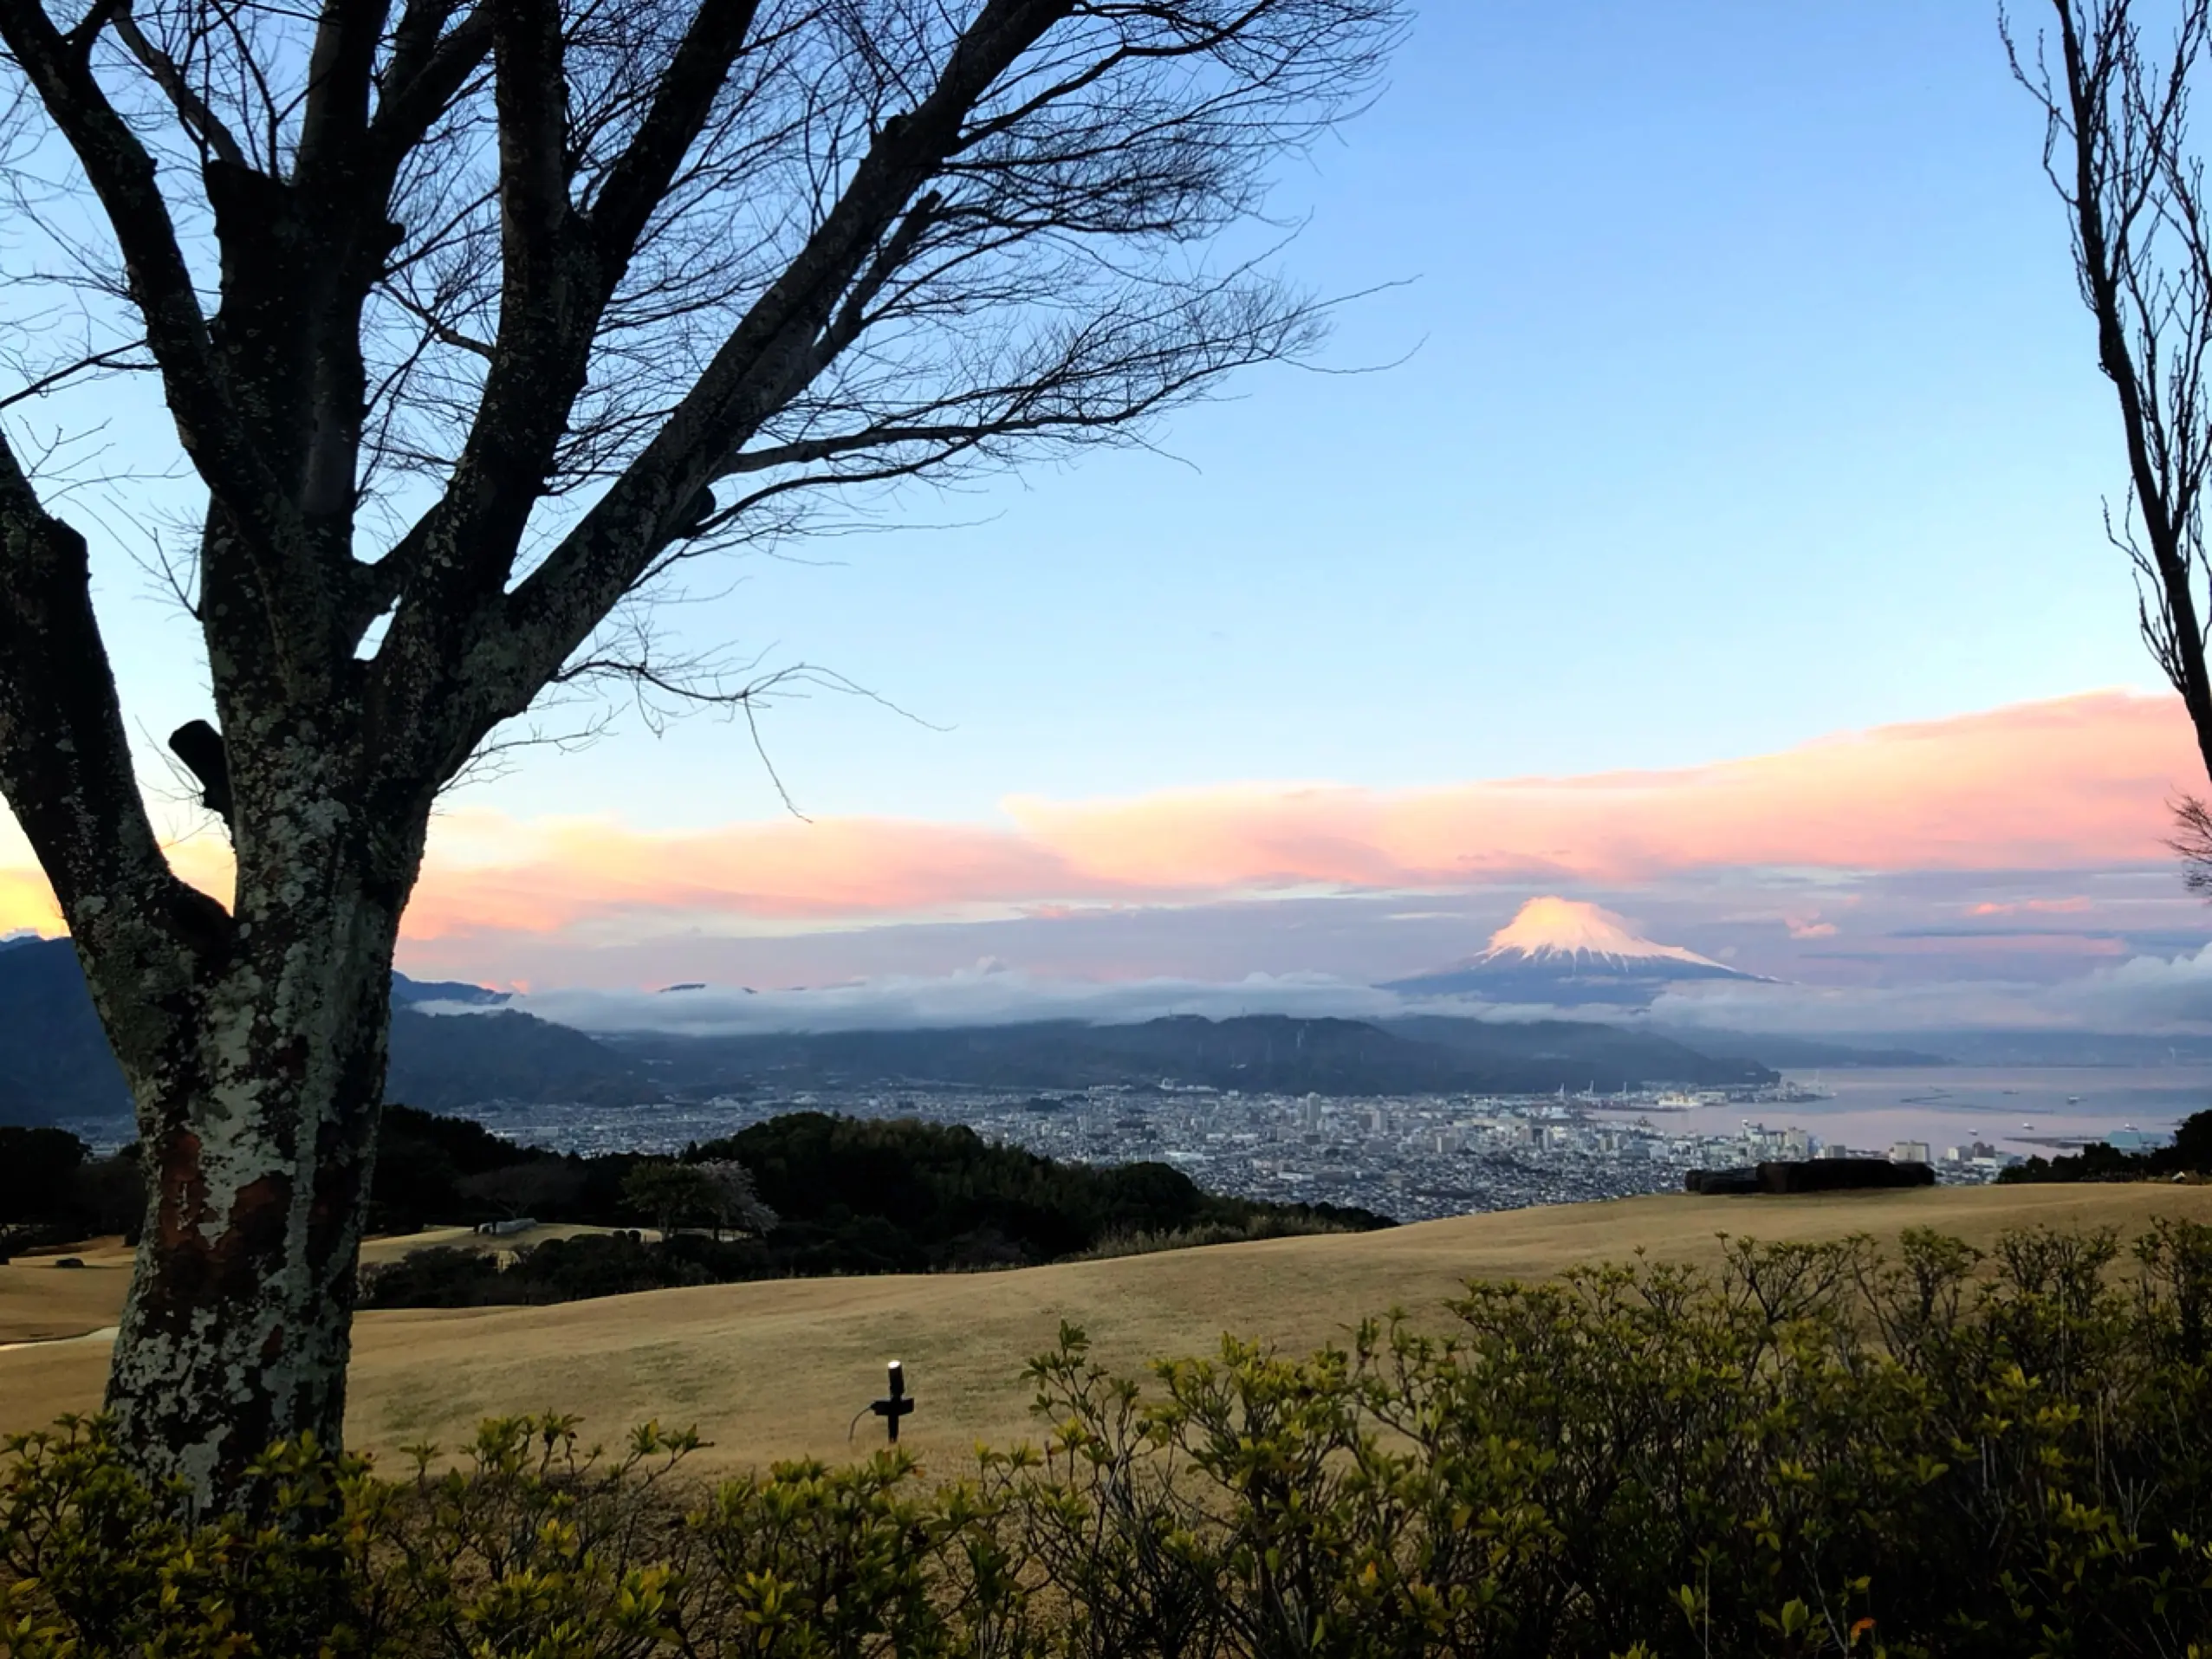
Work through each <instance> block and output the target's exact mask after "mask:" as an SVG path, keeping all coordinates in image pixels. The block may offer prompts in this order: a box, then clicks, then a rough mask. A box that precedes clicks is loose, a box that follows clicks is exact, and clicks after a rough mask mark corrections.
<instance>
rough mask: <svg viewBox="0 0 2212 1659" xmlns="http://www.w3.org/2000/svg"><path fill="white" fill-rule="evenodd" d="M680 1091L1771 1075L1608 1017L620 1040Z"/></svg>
mask: <svg viewBox="0 0 2212 1659" xmlns="http://www.w3.org/2000/svg"><path fill="white" fill-rule="evenodd" d="M606 1041H607V1044H608V1045H609V1046H610V1047H613V1048H615V1049H616V1050H618V1051H619V1052H620V1053H624V1054H626V1055H629V1056H632V1057H633V1058H634V1059H635V1060H638V1062H639V1064H640V1065H641V1066H643V1067H644V1068H645V1071H646V1072H647V1073H648V1074H649V1075H651V1076H652V1077H653V1078H654V1079H657V1080H658V1081H659V1082H660V1083H662V1084H663V1085H665V1086H666V1087H668V1088H669V1089H671V1091H675V1092H694V1091H697V1090H698V1089H700V1088H702V1087H712V1086H715V1084H716V1081H717V1079H729V1078H732V1077H737V1076H744V1077H750V1078H753V1079H757V1080H758V1082H759V1083H760V1084H761V1085H763V1086H767V1087H771V1088H775V1089H779V1090H795V1089H803V1088H833V1087H866V1086H869V1085H892V1086H897V1085H900V1084H918V1083H941V1084H951V1085H970V1086H982V1087H1003V1088H1036V1089H1074V1088H1087V1087H1091V1086H1093V1085H1100V1084H1115V1083H1119V1084H1130V1085H1140V1084H1159V1083H1163V1082H1174V1083H1177V1084H1182V1085H1191V1084H1203V1085H1206V1086H1208V1087H1210V1088H1216V1089H1223V1090H1227V1089H1236V1090H1240V1091H1243V1092H1249V1093H1261V1092H1268V1093H1278V1094H1307V1093H1319V1094H1411V1093H1421V1092H1429V1091H1456V1090H1467V1091H1470V1092H1480V1093H1494V1094H1526V1093H1548V1092H1551V1091H1553V1090H1554V1089H1558V1088H1562V1087H1565V1088H1569V1089H1582V1088H1586V1087H1587V1086H1589V1085H1591V1084H1593V1083H1595V1084H1596V1085H1597V1086H1599V1088H1601V1089H1618V1088H1620V1087H1623V1086H1625V1085H1635V1084H1638V1083H1643V1082H1655V1081H1659V1082H1683V1083H1693V1082H1694V1083H1703V1084H1721V1083H1738V1082H1758V1081H1765V1080H1768V1079H1772V1077H1773V1076H1774V1073H1771V1072H1768V1071H1767V1070H1766V1069H1765V1068H1764V1067H1762V1066H1757V1065H1755V1064H1751V1063H1748V1062H1744V1061H1735V1060H1732V1061H1725V1062H1716V1061H1714V1060H1709V1059H1707V1058H1705V1057H1704V1056H1703V1055H1699V1054H1696V1053H1693V1052H1691V1051H1690V1050H1689V1049H1687V1048H1685V1047H1683V1046H1682V1045H1680V1044H1678V1043H1674V1042H1670V1041H1667V1040H1664V1039H1658V1038H1651V1037H1646V1036H1644V1035H1643V1034H1639V1033H1635V1032H1626V1031H1622V1030H1619V1029H1618V1028H1617V1027H1612V1026H1602V1025H1595V1024H1590V1025H1585V1024H1579V1023H1576V1022H1573V1021H1547V1022H1544V1023H1542V1024H1541V1025H1535V1026H1519V1025H1506V1024H1502V1023H1501V1024H1491V1023H1489V1022H1486V1021H1476V1020H1452V1019H1441V1018H1439V1019H1434V1020H1414V1021H1393V1022H1392V1023H1391V1025H1390V1026H1389V1027H1387V1028H1386V1027H1383V1026H1379V1025H1373V1024H1369V1023H1367V1022H1365V1021H1358V1020H1304V1019H1294V1018H1291V1017H1289V1016H1288V1015H1284V1014H1248V1015H1245V1016H1243V1017H1241V1018H1238V1019H1233V1020H1220V1021H1214V1020H1207V1019H1203V1018H1200V1017H1199V1016H1197V1015H1196V1014H1186V1015H1179V1016H1177V1017H1174V1018H1170V1019H1163V1020H1151V1021H1145V1023H1143V1024H1140V1025H1125V1026H1091V1025H1084V1024H1081V1023H1080V1022H1078V1021H1040V1022H1037V1023H1035V1024H1030V1025H1015V1026H988V1027H965V1028H957V1029H950V1030H921V1031H847V1032H834V1033H811V1034H808V1033H794V1034H780V1035H772V1036H768V1035H749V1036H742V1037H669V1036H661V1035H644V1034H639V1035H632V1036H610V1037H608V1038H607V1039H606Z"/></svg>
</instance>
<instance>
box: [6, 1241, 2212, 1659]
mask: <svg viewBox="0 0 2212 1659" xmlns="http://www.w3.org/2000/svg"><path fill="white" fill-rule="evenodd" d="M2123 1269H2124V1271H2123ZM1452 1308H1453V1312H1454V1313H1455V1316H1456V1325H1454V1327H1453V1328H1452V1329H1450V1330H1449V1331H1448V1332H1443V1333H1430V1332H1422V1331H1419V1330H1417V1329H1415V1328H1414V1327H1413V1326H1412V1325H1411V1324H1410V1323H1409V1322H1408V1321H1407V1320H1406V1319H1404V1318H1403V1317H1393V1318H1391V1319H1385V1320H1380V1321H1373V1322H1370V1323H1368V1324H1366V1325H1363V1326H1362V1327H1361V1328H1360V1329H1359V1332H1358V1333H1357V1334H1356V1336H1355V1338H1353V1340H1352V1341H1351V1342H1350V1343H1349V1344H1348V1345H1345V1346H1342V1347H1338V1348H1330V1349H1327V1350H1324V1351H1321V1352H1320V1353H1317V1354H1314V1355H1311V1356H1308V1357H1306V1358H1288V1357H1284V1356H1281V1355H1278V1354H1275V1353H1273V1352H1270V1351H1266V1350H1264V1349H1262V1348H1260V1347H1258V1346H1255V1345H1250V1344H1247V1343H1242V1342H1239V1341H1236V1340H1235V1339H1226V1340H1224V1342H1223V1345H1222V1347H1221V1349H1220V1351H1218V1353H1216V1355H1214V1356H1213V1357H1211V1358H1205V1359H1181V1360H1170V1361H1163V1362H1160V1363H1158V1364H1156V1365H1154V1366H1153V1367H1152V1368H1151V1372H1150V1375H1149V1377H1148V1378H1147V1379H1146V1380H1145V1381H1138V1380H1137V1379H1132V1378H1130V1377H1123V1376H1119V1375H1117V1374H1116V1373H1115V1372H1113V1371H1112V1370H1110V1369H1109V1368H1107V1367H1106V1366H1103V1365H1101V1364H1098V1363H1097V1362H1096V1361H1094V1359H1093V1358H1092V1356H1091V1353H1090V1351H1089V1348H1088V1345H1087V1343H1086V1341H1085V1339H1084V1337H1083V1334H1082V1332H1080V1331H1077V1330H1074V1329H1072V1328H1067V1329H1063V1331H1062V1332H1061V1340H1060V1342H1059V1344H1058V1345H1057V1346H1056V1347H1055V1348H1054V1350H1053V1351H1051V1352H1049V1353H1047V1354H1044V1355H1042V1356H1040V1357H1039V1358H1037V1359H1036V1360H1035V1361H1034V1362H1033V1363H1032V1364H1031V1366H1030V1368H1029V1370H1028V1378H1029V1380H1030V1381H1031V1382H1032V1383H1033V1384H1035V1389H1036V1406H1037V1410H1038V1413H1039V1416H1040V1419H1041V1422H1042V1424H1043V1425H1044V1430H1045V1432H1044V1436H1043V1440H1042V1442H1041V1444H1040V1445H1039V1446H1037V1447H1035V1448H1018V1449H1015V1450H1013V1451H1008V1452H989V1451H986V1452H983V1453H981V1454H979V1456H978V1460H977V1461H976V1464H975V1466H974V1467H973V1468H972V1469H971V1470H970V1472H969V1473H968V1474H967V1475H966V1476H965V1478H963V1479H959V1480H954V1481H940V1480H937V1479H935V1478H931V1477H930V1476H926V1475H925V1474H924V1471H923V1470H922V1469H921V1468H919V1467H918V1466H917V1465H916V1464H915V1463H914V1462H913V1461H911V1459H909V1458H907V1457H905V1456H903V1455H898V1454H897V1453H887V1454H885V1455H879V1456H878V1457H876V1458H873V1459H872V1460H870V1461H866V1462H864V1463H860V1464H856V1465H853V1466H850V1467H846V1468H830V1467H827V1466H825V1465H823V1464H821V1463H816V1462H794V1463H786V1464H779V1465H777V1466H775V1468H772V1469H770V1470H769V1472H767V1473H766V1474H757V1475H752V1476H748V1477H745V1478H743V1479H740V1480H737V1481H730V1482H726V1483H723V1484H722V1485H720V1486H717V1487H712V1488H711V1489H708V1488H705V1487H701V1486H700V1485H698V1484H697V1483H694V1482H691V1481H688V1480H687V1479H686V1477H685V1474H684V1470H683V1468H682V1464H683V1460H684V1457H685V1456H686V1455H688V1454H689V1453H690V1452H691V1450H692V1449H693V1448H694V1447H695V1446H696V1444H697V1442H696V1441H695V1440H694V1439H693V1438H692V1437H691V1436H689V1435H668V1434H665V1433H663V1432H662V1431H660V1430H659V1429H657V1428H654V1427H652V1426H648V1427H647V1428H645V1429H641V1430H639V1432H638V1433H637V1435H634V1436H633V1437H632V1441H631V1442H630V1443H629V1444H628V1446H627V1447H626V1448H625V1449H624V1450H623V1451H622V1452H621V1453H619V1455H613V1456H611V1457H610V1456H601V1455H599V1454H596V1453H594V1452H590V1451H587V1450H586V1449H584V1448H582V1447H581V1442H579V1441H578V1439H577V1437H576V1432H575V1428H574V1424H573V1422H569V1421H568V1420H566V1419H562V1418H559V1417H546V1418H536V1419H514V1420H504V1421H501V1422H493V1423H490V1424H487V1425H486V1426H485V1428H484V1429H483V1431H482V1433H481V1434H480V1435H479V1436H478V1438H477V1442H476V1443H475V1445H474V1446H472V1447H470V1448H468V1450H467V1452H466V1454H465V1455H464V1457H463V1459H462V1460H461V1461H460V1462H459V1464H458V1466H457V1467H456V1468H452V1469H450V1470H445V1471H444V1472H440V1471H439V1469H438V1460H437V1457H436V1455H435V1454H434V1452H432V1451H431V1450H430V1449H429V1448H423V1449H422V1450H420V1451H419V1452H418V1454H416V1455H415V1463H414V1468H413V1470H412V1474H408V1475H407V1476H405V1478H401V1479H398V1480H386V1479H383V1478H381V1477H379V1476H378V1475H376V1474H373V1472H372V1471H371V1470H370V1469H369V1468H367V1465H366V1464H365V1463H364V1462H363V1461H361V1460H360V1459H347V1458H333V1457H329V1456H327V1455H321V1454H319V1453H317V1452H316V1451H315V1448H312V1447H295V1448H280V1449H279V1450H277V1451H276V1452H272V1453H271V1454H270V1455H269V1459H268V1460H267V1461H266V1463H265V1464H264V1472H265V1481H264V1486H263V1500H261V1501H260V1503H259V1506H258V1507H257V1509H256V1513H254V1514H252V1515H250V1516H247V1517H243V1518H228V1519H224V1520H219V1521H216V1522H212V1523H210V1524H207V1525H204V1526H198V1527H191V1526H186V1525H185V1524H183V1523H180V1522H178V1521H177V1520H174V1519H173V1518H172V1515H171V1514H170V1511H169V1507H168V1506H167V1505H166V1504H165V1503H164V1502H163V1501H162V1500H161V1499H160V1498H159V1495H150V1494H146V1493H145V1492H144V1491H143V1490H142V1489H140V1488H139V1487H137V1486H135V1485H134V1484H133V1482H132V1481H130V1480H129V1478H128V1477H127V1476H126V1474H123V1473H122V1471H121V1468H120V1464H119V1462H118V1461H117V1459H116V1457H115V1455H114V1448H113V1446H112V1445H111V1444H110V1443H109V1442H108V1440H107V1429H106V1428H105V1426H104V1425H102V1424H101V1423H99V1422H89V1423H88V1422H68V1423H65V1424H64V1425H63V1427H62V1429H59V1430H57V1431H55V1432H54V1433H50V1434H48V1435H34V1436H29V1437H28V1438H24V1439H19V1440H17V1441H16V1442H12V1446H11V1461H10V1463H9V1464H8V1465H7V1466H6V1467H5V1468H4V1470H0V1650H4V1651H6V1652H8V1653H10V1654H11V1655H12V1654H20V1655H23V1656H25V1659H62V1656H65V1655H68V1656H72V1659H101V1656H107V1655H121V1654H124V1653H126V1652H127V1653H140V1652H153V1653H160V1654H176V1655H185V1654H193V1655H198V1654H208V1655H212V1654H216V1653H223V1654H236V1655H247V1654H270V1655H276V1654H291V1653H312V1652H327V1653H331V1654H360V1655H379V1656H395V1659H397V1656H418V1655H419V1656H430V1655H454V1656H472V1659H477V1656H481V1659H491V1656H509V1655H513V1656H524V1655H529V1656H542V1659H555V1656H585V1655H592V1656H598V1655H607V1656H614V1655H624V1656H639V1659H643V1656H657V1655H677V1654H684V1655H692V1654H696V1655H702V1656H736V1655H740V1654H743V1655H754V1656H767V1655H788V1656H794V1659H797V1656H823V1655H840V1656H848V1655H849V1656H874V1655H883V1656H890V1655H893V1654H896V1655H899V1656H906V1655H927V1656H940V1655H941V1656H976V1659H983V1656H1002V1655H1003V1656H1009V1659H1109V1656H1112V1659H1170V1656H1174V1659H1183V1656H1197V1659H1291V1656H1301V1659H1321V1656H1327V1659H1385V1656H1437V1659H1444V1656H1482V1659H1508V1656H1509V1659H1524V1656H1525V1659H1537V1656H1584V1655H1588V1656H1593V1659H1595V1656H1605V1655H1629V1654H1636V1655H1640V1656H1644V1659H1658V1656H1682V1659H1690V1656H1709V1655H1714V1654H1727V1655H1739V1654H1742V1655H1751V1654H1756V1655H1770V1656H1811V1655H1817V1654H1826V1655H1857V1656H1877V1655H1894V1656H1899V1659H1903V1656H1907V1655H1928V1656H1936V1655H1941V1656H1946V1659H1954V1656H1956V1659H1980V1656H1991V1659H1995V1656H2014V1655H2113V1656H2150V1655H2162V1656H2164V1655H2170V1656H2176V1659H2179V1656H2185V1655H2196V1656H2202V1655H2204V1654H2206V1653H2207V1652H2208V1651H2212V1648H2208V1646H2207V1643H2208V1642H2212V1550H2208V1546H2207V1540H2208V1539H2212V1513H2208V1510H2212V1461H2208V1453H2207V1450H2206V1448H2205V1445H2204V1437H2203V1431H2202V1425H2203V1424H2204V1422H2206V1421H2207V1414H2208V1408H2212V1371H2208V1347H2209V1346H2212V1229H2208V1228H2202V1227H2196V1226H2189V1225H2184V1224H2179V1223H2167V1222H2161V1223H2158V1224H2157V1225H2155V1226H2154V1227H2153V1228H2151V1229H2150V1232H2149V1233H2148V1235H2146V1236H2145V1237H2144V1239H2143V1240H2142V1241H2140V1243H2139V1244H2138V1245H2137V1247H2136V1250H2135V1253H2134V1255H2133V1258H2132V1260H2127V1261H2125V1262H2123V1261H2122V1260H2121V1257H2120V1253H2119V1251H2118V1246H2117V1244H2116V1241H2115V1240H2114V1238H2113V1236H2112V1235H2111V1234H2110V1233H2096V1234H2087V1235H2072V1234H2060V1233H2053V1232H2048V1231H2041V1230H2038V1231H2030V1232H2024V1233H2018V1234H2014V1235H2008V1236H2007V1237H2006V1238H2005V1239H2003V1240H2002V1241H2000V1243H1999V1245H1998V1246H1997V1247H1996V1248H1995V1250H1994V1251H1993V1252H1992V1253H1991V1254H1990V1255H1989V1256H1988V1258H1986V1259H1985V1258H1983V1257H1982V1256H1981V1255H1980V1254H1977V1253H1976V1252H1975V1251H1973V1250H1971V1249H1969V1248H1968V1247H1966V1246H1965V1245H1963V1244H1962V1243H1960V1242H1958V1241H1956V1240H1950V1239H1946V1238H1943V1237H1940V1236H1937V1235H1933V1234H1929V1233H1912V1234H1908V1235H1905V1236H1904V1240H1903V1241H1902V1243H1901V1247H1900V1248H1899V1250H1898V1251H1897V1254H1895V1255H1894V1257H1891V1258H1887V1259H1884V1258H1883V1257H1881V1256H1879V1255H1878V1254H1877V1253H1876V1252H1875V1251H1874V1250H1873V1249H1872V1248H1871V1246H1870V1245H1869V1244H1868V1243H1867V1242H1866V1241H1864V1240H1853V1241H1847V1242H1845V1243H1842V1244H1833V1245H1819V1246H1807V1245H1789V1244H1785V1245H1767V1246H1761V1245H1755V1244H1751V1243H1748V1242H1742V1241H1738V1242H1735V1243H1733V1244H1731V1245H1730V1247H1729V1250H1728V1253H1727V1256H1726V1260H1725V1262H1724V1265H1723V1267H1722V1269H1721V1270H1720V1271H1719V1272H1718V1273H1714V1274H1706V1273H1699V1272H1696V1271H1692V1270H1690V1269H1686V1268H1681V1267H1660V1266H1651V1265H1647V1264H1644V1263H1641V1262H1638V1263H1634V1264H1631V1265H1628V1266H1617V1267H1590V1268H1587V1269H1584V1270H1581V1271H1578V1272H1575V1273H1569V1274H1567V1275H1566V1276H1565V1277H1564V1278H1563V1279H1562V1280H1560V1281H1558V1282H1555V1283H1552V1284H1547V1285H1534V1286H1528V1285H1519V1284H1511V1283H1477V1284H1474V1285H1470V1286H1469V1287H1468V1289H1467V1291H1466V1293H1465V1294H1464V1295H1463V1296H1462V1297H1461V1298H1459V1299H1456V1301H1455V1302H1454V1303H1453V1304H1452Z"/></svg>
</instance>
